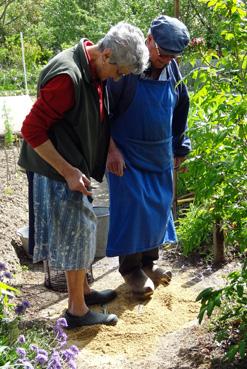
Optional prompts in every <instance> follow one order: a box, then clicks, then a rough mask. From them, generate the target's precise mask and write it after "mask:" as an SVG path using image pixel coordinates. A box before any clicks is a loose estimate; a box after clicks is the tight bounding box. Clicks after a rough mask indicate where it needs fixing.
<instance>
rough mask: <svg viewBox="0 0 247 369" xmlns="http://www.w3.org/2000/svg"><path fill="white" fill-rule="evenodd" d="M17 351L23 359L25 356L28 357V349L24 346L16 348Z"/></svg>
mask: <svg viewBox="0 0 247 369" xmlns="http://www.w3.org/2000/svg"><path fill="white" fill-rule="evenodd" d="M16 353H17V355H19V356H20V357H21V358H22V359H23V358H24V357H26V350H25V349H24V348H22V347H17V348H16Z"/></svg>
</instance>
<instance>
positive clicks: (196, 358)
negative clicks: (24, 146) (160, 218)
mask: <svg viewBox="0 0 247 369" xmlns="http://www.w3.org/2000/svg"><path fill="white" fill-rule="evenodd" d="M17 157H18V145H15V146H14V147H12V148H10V149H7V150H6V149H4V148H3V145H2V146H1V147H0V165H1V172H0V225H1V228H0V232H1V238H0V260H1V261H4V262H5V263H6V264H7V265H8V267H9V269H10V270H11V271H12V272H14V273H15V278H14V280H13V283H14V284H15V285H16V286H17V287H18V288H20V289H21V291H22V299H23V298H25V299H28V300H29V301H30V303H31V307H30V309H29V311H28V313H27V316H26V319H27V321H29V324H30V322H37V321H38V322H41V323H42V324H43V323H44V324H48V325H49V324H52V323H53V322H54V321H55V320H56V319H57V318H58V317H59V316H62V314H63V312H64V310H65V309H66V304H67V295H66V293H60V292H56V291H52V290H48V289H47V288H46V287H45V286H44V272H43V265H42V264H36V265H33V264H32V262H31V259H30V258H29V257H28V255H27V254H26V253H25V251H24V250H23V247H22V243H21V241H20V239H19V236H18V235H17V233H16V232H17V229H18V228H20V227H22V226H25V225H26V224H27V222H28V205H27V184H26V176H25V173H24V172H22V171H21V170H20V169H19V168H18V167H17V166H16V160H17ZM93 185H94V187H95V190H94V191H95V205H97V206H105V205H107V204H108V196H107V189H106V185H105V184H103V185H101V186H99V185H97V184H96V183H94V184H93ZM137 231H141V230H137ZM159 264H160V265H161V266H163V267H164V268H172V270H173V279H172V282H171V284H170V285H169V286H168V287H164V286H159V287H157V288H156V290H155V292H154V294H153V296H152V298H151V299H150V300H148V301H142V300H137V299H136V298H135V297H134V296H133V295H132V294H131V293H130V291H129V290H128V288H127V287H126V285H125V284H124V283H123V279H122V278H121V276H120V274H119V273H118V270H117V265H118V261H117V258H102V259H101V260H97V261H95V263H94V264H93V268H92V270H93V277H94V283H93V285H92V288H95V289H98V290H103V289H106V288H114V289H116V291H117V294H118V296H117V298H116V299H115V300H114V301H112V302H111V303H110V304H108V305H106V306H103V307H98V308H97V307H93V309H94V310H97V309H98V311H108V312H112V313H115V314H117V315H118V317H119V322H118V324H117V325H116V326H114V327H112V326H94V327H84V328H80V329H76V330H73V331H69V332H68V337H69V343H70V344H75V345H77V347H78V348H79V350H80V353H79V357H78V362H77V363H78V369H86V368H87V369H98V368H101V369H113V368H114V369H115V368H116V369H137V368H138V369H142V368H143V369H148V368H152V369H190V368H192V369H193V368H197V369H233V368H235V369H237V368H239V369H244V368H245V369H246V368H247V365H246V363H236V364H234V365H233V366H232V365H228V364H225V363H222V360H221V358H222V348H221V347H220V346H217V345H216V344H214V343H213V339H212V334H211V333H208V332H207V330H206V328H205V327H204V326H199V325H198V322H197V315H198V311H199V304H198V303H196V302H195V299H196V296H197V295H198V293H199V292H200V291H201V290H202V289H203V288H206V287H209V286H216V287H218V286H221V285H223V284H224V283H225V279H224V275H226V274H227V273H228V272H229V271H230V270H232V269H233V268H236V267H237V266H238V265H236V262H231V263H229V264H227V265H225V266H224V268H222V269H219V270H213V269H212V268H210V267H207V266H205V265H204V264H203V263H202V262H201V261H200V260H198V262H197V261H196V262H195V260H194V262H193V263H191V261H190V260H188V259H186V258H184V257H182V256H181V255H180V253H179V250H178V249H177V248H176V247H169V246H168V247H167V248H164V249H163V250H161V253H160V260H159Z"/></svg>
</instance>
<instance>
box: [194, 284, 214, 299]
mask: <svg viewBox="0 0 247 369" xmlns="http://www.w3.org/2000/svg"><path fill="white" fill-rule="evenodd" d="M212 291H213V288H212V287H208V288H206V289H205V290H203V291H201V292H200V293H199V295H198V296H197V298H196V301H200V300H201V299H202V298H207V297H209V296H210V295H211V293H212Z"/></svg>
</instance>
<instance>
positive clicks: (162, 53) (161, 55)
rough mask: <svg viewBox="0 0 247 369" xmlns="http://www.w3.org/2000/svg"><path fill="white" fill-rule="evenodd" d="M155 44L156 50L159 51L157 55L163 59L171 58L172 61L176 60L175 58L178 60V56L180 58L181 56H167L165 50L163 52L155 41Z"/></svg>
mask: <svg viewBox="0 0 247 369" xmlns="http://www.w3.org/2000/svg"><path fill="white" fill-rule="evenodd" d="M153 42H154V46H155V49H156V51H157V54H158V55H159V56H160V57H161V58H163V57H164V58H165V57H166V58H171V59H175V58H177V57H178V56H180V54H172V55H171V54H166V53H165V52H164V51H163V50H161V49H160V48H159V46H158V45H157V43H156V42H155V41H154V40H153Z"/></svg>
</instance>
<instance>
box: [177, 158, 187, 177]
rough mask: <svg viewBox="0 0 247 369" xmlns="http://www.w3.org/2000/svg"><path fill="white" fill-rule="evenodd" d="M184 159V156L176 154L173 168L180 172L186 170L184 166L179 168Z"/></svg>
mask: <svg viewBox="0 0 247 369" xmlns="http://www.w3.org/2000/svg"><path fill="white" fill-rule="evenodd" d="M185 160H186V157H185V156H177V157H175V158H174V170H176V171H179V172H181V173H185V172H187V171H188V169H187V168H186V167H182V168H180V165H181V164H182V163H183V162H184V161H185Z"/></svg>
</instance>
